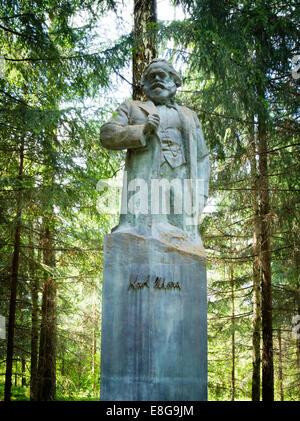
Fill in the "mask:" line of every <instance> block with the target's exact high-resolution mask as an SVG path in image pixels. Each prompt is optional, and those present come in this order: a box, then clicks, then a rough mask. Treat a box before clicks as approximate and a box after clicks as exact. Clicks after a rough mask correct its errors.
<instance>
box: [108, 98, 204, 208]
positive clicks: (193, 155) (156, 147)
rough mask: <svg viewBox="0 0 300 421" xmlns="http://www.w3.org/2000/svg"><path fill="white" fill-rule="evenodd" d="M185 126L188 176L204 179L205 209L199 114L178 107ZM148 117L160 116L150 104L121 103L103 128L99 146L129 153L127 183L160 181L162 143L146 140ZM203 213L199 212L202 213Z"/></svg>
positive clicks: (202, 137)
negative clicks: (145, 130) (145, 129)
mask: <svg viewBox="0 0 300 421" xmlns="http://www.w3.org/2000/svg"><path fill="white" fill-rule="evenodd" d="M175 108H176V110H177V111H178V114H179V118H180V120H181V122H182V138H183V147H184V154H185V162H186V165H187V166H188V176H189V178H190V179H192V180H196V179H201V180H202V182H203V186H204V188H203V189H202V191H203V196H204V200H203V201H202V206H201V208H203V206H204V205H205V202H206V199H207V196H208V182H209V172H210V169H209V157H208V150H207V147H206V144H205V140H204V136H203V132H202V129H201V125H200V122H199V120H198V117H197V115H196V113H195V112H194V111H192V110H190V109H189V108H187V107H183V106H179V105H178V104H176V103H175ZM149 114H158V111H157V108H156V107H155V105H154V104H153V102H151V101H146V102H142V101H131V102H129V101H128V102H124V103H122V104H121V105H120V106H119V108H118V109H117V110H116V112H115V113H113V116H112V118H111V119H110V120H109V121H108V122H107V123H105V124H104V125H103V126H102V127H101V131H100V142H101V144H102V146H104V147H105V148H107V149H112V150H121V149H127V155H126V164H125V171H127V180H128V183H129V182H130V181H131V180H133V179H136V178H139V179H144V180H151V179H153V178H159V167H160V162H161V160H160V156H161V153H162V152H161V149H162V148H161V142H160V139H159V138H158V136H157V135H155V134H152V135H148V136H145V135H144V134H143V129H144V125H145V123H146V121H147V116H148V115H149ZM201 211H202V209H199V212H200V213H201Z"/></svg>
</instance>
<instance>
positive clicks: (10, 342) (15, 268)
mask: <svg viewBox="0 0 300 421" xmlns="http://www.w3.org/2000/svg"><path fill="white" fill-rule="evenodd" d="M23 167H24V138H22V139H21V146H20V161H19V171H18V177H17V180H18V183H19V187H18V190H17V203H16V228H15V235H14V251H13V258H12V271H11V286H10V302H9V318H8V331H7V351H6V371H5V390H4V400H5V401H6V402H7V401H10V398H11V385H12V382H11V377H12V363H13V353H14V335H15V319H16V298H17V285H18V275H19V255H20V242H21V216H22V187H21V185H20V183H21V181H22V178H23Z"/></svg>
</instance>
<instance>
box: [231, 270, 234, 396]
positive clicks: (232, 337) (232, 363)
mask: <svg viewBox="0 0 300 421" xmlns="http://www.w3.org/2000/svg"><path fill="white" fill-rule="evenodd" d="M230 285H231V329H232V332H231V396H230V399H231V400H232V401H234V399H235V320H234V317H235V314H234V313H235V310H234V283H233V267H232V265H231V266H230Z"/></svg>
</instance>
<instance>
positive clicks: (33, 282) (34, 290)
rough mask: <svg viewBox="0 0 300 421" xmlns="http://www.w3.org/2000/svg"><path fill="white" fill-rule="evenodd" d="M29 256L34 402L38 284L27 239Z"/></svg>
mask: <svg viewBox="0 0 300 421" xmlns="http://www.w3.org/2000/svg"><path fill="white" fill-rule="evenodd" d="M29 246H30V249H29V250H30V256H29V274H30V291H31V348H30V400H33V401H34V400H36V398H35V394H36V385H37V363H38V341H39V325H38V323H39V320H38V311H39V307H38V294H39V282H38V279H37V276H38V275H37V273H36V270H35V269H36V267H35V261H34V244H33V241H32V238H31V236H30V238H29ZM40 256H41V251H40V249H39V251H38V261H39V262H40Z"/></svg>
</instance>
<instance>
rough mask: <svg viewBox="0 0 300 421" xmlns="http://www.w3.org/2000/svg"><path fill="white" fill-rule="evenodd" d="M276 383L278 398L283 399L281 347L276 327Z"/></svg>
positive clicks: (279, 334)
mask: <svg viewBox="0 0 300 421" xmlns="http://www.w3.org/2000/svg"><path fill="white" fill-rule="evenodd" d="M277 335H278V383H279V392H280V400H281V401H283V400H284V398H283V381H282V379H283V376H282V348H281V331H280V329H278V333H277Z"/></svg>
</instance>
